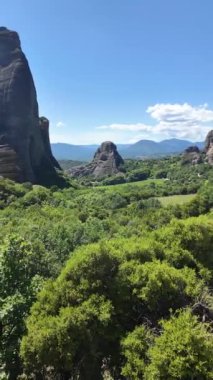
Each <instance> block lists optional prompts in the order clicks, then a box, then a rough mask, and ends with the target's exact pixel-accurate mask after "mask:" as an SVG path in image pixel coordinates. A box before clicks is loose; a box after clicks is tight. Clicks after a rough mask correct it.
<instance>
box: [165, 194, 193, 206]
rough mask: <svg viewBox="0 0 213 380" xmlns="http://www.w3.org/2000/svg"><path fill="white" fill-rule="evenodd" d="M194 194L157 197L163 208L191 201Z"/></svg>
mask: <svg viewBox="0 0 213 380" xmlns="http://www.w3.org/2000/svg"><path fill="white" fill-rule="evenodd" d="M195 196H196V194H186V195H170V196H167V197H159V198H158V199H159V201H160V202H161V203H162V205H163V206H169V205H175V204H183V203H186V202H189V201H191V200H192V199H193V198H194V197H195Z"/></svg>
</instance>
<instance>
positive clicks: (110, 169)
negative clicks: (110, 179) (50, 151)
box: [69, 141, 124, 179]
mask: <svg viewBox="0 0 213 380" xmlns="http://www.w3.org/2000/svg"><path fill="white" fill-rule="evenodd" d="M123 163H124V161H123V158H122V157H121V156H120V154H119V153H118V151H117V147H116V145H115V144H113V142H111V141H105V142H103V143H102V144H101V146H100V148H98V150H97V151H96V153H95V155H94V158H93V160H92V162H90V163H89V164H88V165H86V166H79V167H75V168H72V169H70V170H69V174H70V175H71V176H73V177H83V176H92V177H94V178H99V179H100V178H104V177H107V176H111V175H114V174H118V173H120V169H121V166H122V165H123Z"/></svg>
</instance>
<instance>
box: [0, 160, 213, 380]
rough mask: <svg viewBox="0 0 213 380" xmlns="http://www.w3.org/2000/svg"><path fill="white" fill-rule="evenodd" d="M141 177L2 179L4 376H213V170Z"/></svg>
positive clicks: (155, 168) (0, 367)
mask: <svg viewBox="0 0 213 380" xmlns="http://www.w3.org/2000/svg"><path fill="white" fill-rule="evenodd" d="M161 161H162V162H161ZM160 162H161V164H160ZM128 165H129V173H131V172H132V176H135V171H137V170H142V168H139V169H138V168H137V166H138V165H141V163H139V164H137V163H136V162H131V163H128ZM131 165H132V166H131ZM160 168H161V169H160ZM143 170H144V171H147V170H149V175H148V176H147V177H146V178H147V179H146V180H144V181H140V182H137V183H125V184H121V185H116V186H104V183H102V186H89V183H87V185H88V186H85V185H86V183H84V184H83V183H82V182H77V181H74V180H73V181H70V186H69V187H67V188H65V189H58V188H57V187H56V186H53V187H51V188H45V187H42V186H36V185H34V186H32V185H31V184H30V183H25V184H22V185H21V184H17V183H14V182H12V181H9V180H4V179H1V180H0V225H1V229H0V242H1V243H0V378H1V379H11V380H13V379H38V380H39V379H73V380H75V379H76V380H77V379H82V380H98V379H100V380H101V379H108V380H109V379H113V380H118V379H129V380H141V379H145V380H158V379H159V380H161V379H163V380H166V379H168V380H170V379H171V380H173V379H174V380H175V379H183V380H188V379H189V380H191V379H195V380H205V379H213V332H212V321H213V295H212V286H213V252H212V250H213V213H212V207H213V175H212V167H210V166H209V165H205V164H200V165H196V166H192V165H182V163H180V160H178V159H177V158H174V157H173V158H170V159H168V160H165V159H163V160H159V161H158V163H157V164H156V162H153V161H152V160H149V161H147V162H145V163H144V169H143ZM160 170H161V172H160ZM168 173H170V174H169V175H168ZM134 178H135V177H134ZM110 180H112V178H111V179H110V178H109V179H108V181H109V182H110ZM106 183H107V180H106V182H105V185H106ZM191 193H194V194H195V196H194V197H193V199H192V200H191V201H189V202H186V203H183V204H177V203H176V202H174V203H173V204H170V205H169V206H167V207H164V206H163V205H162V203H161V202H160V200H159V197H165V196H167V195H174V194H182V195H183V197H184V194H191Z"/></svg>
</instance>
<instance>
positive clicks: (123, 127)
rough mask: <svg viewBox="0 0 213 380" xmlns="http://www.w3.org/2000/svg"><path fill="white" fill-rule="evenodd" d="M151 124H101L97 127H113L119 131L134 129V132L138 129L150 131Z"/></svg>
mask: <svg viewBox="0 0 213 380" xmlns="http://www.w3.org/2000/svg"><path fill="white" fill-rule="evenodd" d="M151 128H152V127H151V126H150V125H146V124H142V123H137V124H110V125H101V126H100V127H97V129H112V130H117V131H132V132H138V131H147V132H148V131H150V130H151Z"/></svg>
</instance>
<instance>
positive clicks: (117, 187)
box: [95, 179, 165, 191]
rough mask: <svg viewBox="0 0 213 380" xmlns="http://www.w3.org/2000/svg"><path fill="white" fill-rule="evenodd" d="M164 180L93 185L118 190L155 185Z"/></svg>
mask: <svg viewBox="0 0 213 380" xmlns="http://www.w3.org/2000/svg"><path fill="white" fill-rule="evenodd" d="M164 182H165V180H164V179H146V180H144V181H137V182H127V183H121V184H119V185H107V186H106V185H105V186H95V189H104V190H109V191H114V190H120V189H122V190H123V189H125V188H133V187H134V188H136V187H140V188H141V187H144V186H146V185H150V184H151V183H153V184H155V185H160V184H163V183H164Z"/></svg>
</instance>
